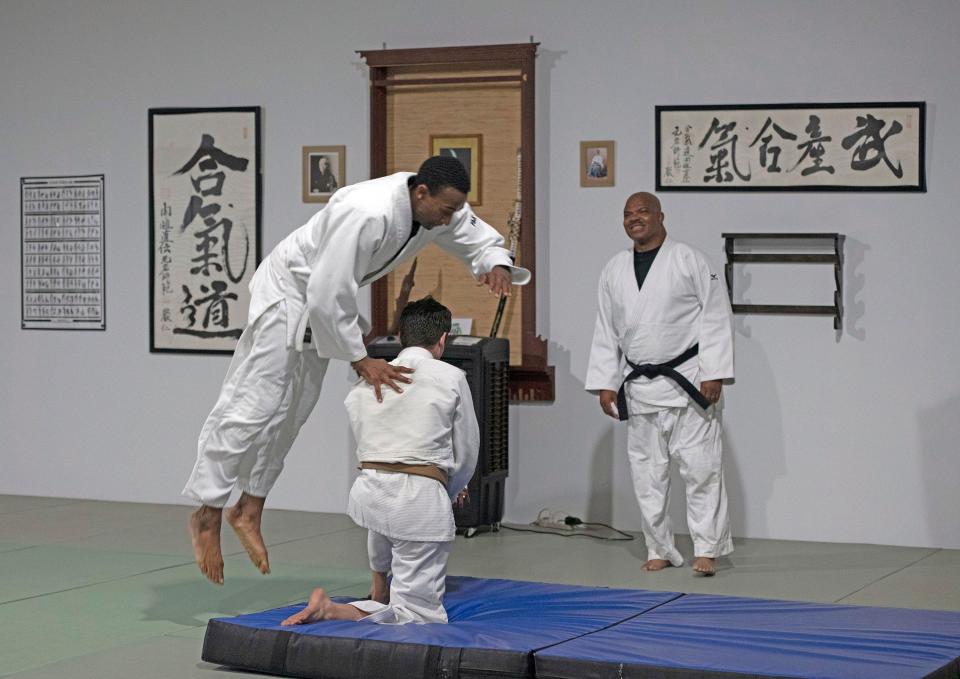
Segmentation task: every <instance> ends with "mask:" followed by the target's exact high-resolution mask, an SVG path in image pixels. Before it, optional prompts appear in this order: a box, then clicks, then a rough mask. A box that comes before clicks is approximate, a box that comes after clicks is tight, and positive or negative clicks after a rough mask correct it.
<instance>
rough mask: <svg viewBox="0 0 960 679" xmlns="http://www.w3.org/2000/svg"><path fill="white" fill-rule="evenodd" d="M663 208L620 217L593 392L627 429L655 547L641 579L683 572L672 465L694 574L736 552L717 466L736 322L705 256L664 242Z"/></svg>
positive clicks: (591, 378) (638, 198)
mask: <svg viewBox="0 0 960 679" xmlns="http://www.w3.org/2000/svg"><path fill="white" fill-rule="evenodd" d="M663 216H664V215H663V212H661V210H660V201H659V200H657V197H656V196H654V195H653V194H651V193H635V194H633V195H632V196H630V197H629V198H628V199H627V203H626V205H625V206H624V209H623V228H624V230H625V231H626V233H627V236H628V237H629V238H630V240H632V241H633V247H632V248H631V249H630V250H626V251H623V252H620V253H618V254H617V255H615V256H614V257H613V259H611V260H610V261H609V262H608V263H607V265H606V266H605V267H604V268H603V272H602V273H601V274H600V292H599V306H600V308H599V312H598V313H597V322H596V327H595V329H594V334H593V344H592V346H591V348H590V362H589V365H588V368H587V379H586V389H587V390H588V391H590V392H592V393H595V394H598V395H599V396H600V408H601V409H602V410H603V412H604V413H605V414H607V415H609V416H610V417H612V418H614V419H620V420H628V425H627V427H628V428H627V454H628V456H629V458H630V468H631V472H632V475H633V484H634V490H635V492H636V494H637V500H638V501H639V503H640V516H641V520H642V526H643V536H644V539H645V541H646V544H647V562H646V563H645V564H644V565H643V568H644V570H647V571H659V570H662V569H663V568H666V567H667V566H680V565H682V564H683V557H682V556H680V552H678V551H677V548H676V546H675V545H674V541H673V532H672V530H671V527H670V517H669V516H668V515H667V496H668V490H669V485H670V470H669V467H670V460H671V459H674V460H676V461H677V463H678V465H679V469H680V475H681V477H683V480H684V483H685V484H686V489H687V525H688V527H689V529H690V535H691V537H692V538H693V547H694V561H693V570H694V572H695V573H698V574H701V575H713V574H714V573H715V572H716V568H715V564H714V560H715V559H716V558H717V557H718V556H723V555H725V554H729V553H730V552H732V551H733V541H732V539H731V537H730V525H729V524H730V520H729V518H728V516H727V495H726V491H725V489H724V485H723V465H722V461H721V442H720V437H721V413H722V405H723V404H722V400H721V392H722V388H723V380H731V379H733V324H732V315H731V310H730V301H729V299H728V298H727V292H726V289H725V287H724V284H723V282H722V280H721V277H720V276H719V275H718V274H717V273H716V272H715V271H714V269H713V267H712V265H711V264H710V261H709V260H708V259H707V257H706V255H704V254H703V253H702V252H700V251H699V250H697V249H695V248H692V247H690V246H689V245H687V244H685V243H681V242H678V241H675V240H673V239H671V238H669V237H668V236H667V231H666V229H665V228H664V224H663Z"/></svg>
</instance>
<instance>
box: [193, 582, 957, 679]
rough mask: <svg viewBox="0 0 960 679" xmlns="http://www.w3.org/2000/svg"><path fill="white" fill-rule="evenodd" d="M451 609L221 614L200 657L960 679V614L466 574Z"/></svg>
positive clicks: (366, 665)
mask: <svg viewBox="0 0 960 679" xmlns="http://www.w3.org/2000/svg"><path fill="white" fill-rule="evenodd" d="M336 600H337V601H341V602H342V601H350V599H345V598H338V599H336ZM444 604H445V606H446V608H447V614H448V617H449V620H450V622H449V624H447V625H377V624H374V623H366V622H363V621H360V622H348V621H324V622H318V623H313V624H310V625H298V626H295V627H281V626H280V621H282V620H283V619H284V618H286V617H288V616H289V615H291V614H293V613H295V612H297V611H298V610H300V609H301V608H302V606H303V604H300V605H296V606H287V607H284V608H276V609H272V610H268V611H263V612H262V613H254V614H251V615H242V616H238V617H234V618H217V619H214V620H211V621H210V622H209V623H208V625H207V634H206V638H205V640H204V646H203V659H204V660H206V661H208V662H213V663H218V664H221V665H227V666H231V667H236V668H240V669H245V670H255V671H260V672H269V673H272V674H280V675H285V676H294V677H305V678H309V679H347V678H350V679H367V678H369V679H374V678H376V679H421V678H422V679H427V678H428V677H441V678H443V679H493V678H496V677H516V678H518V679H535V678H540V679H607V678H610V679H614V678H616V679H639V678H641V677H643V678H645V679H686V678H690V679H693V678H697V679H706V678H708V677H716V678H717V679H745V678H746V677H751V678H754V679H756V678H758V677H794V678H797V679H801V678H802V679H853V678H858V679H859V678H864V679H866V678H869V679H921V678H924V679H960V613H949V612H942V611H918V610H909V609H893V608H870V607H863V606H841V605H836V604H814V603H804V602H795V601H772V600H766V599H747V598H742V597H722V596H710V595H699V594H678V593H676V592H651V591H645V590H625V589H607V588H600V587H577V586H569V585H551V584H543V583H534V582H518V581H512V580H484V579H478V578H460V577H449V578H447V596H446V598H445V600H444Z"/></svg>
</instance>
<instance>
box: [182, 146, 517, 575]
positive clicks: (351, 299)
mask: <svg viewBox="0 0 960 679" xmlns="http://www.w3.org/2000/svg"><path fill="white" fill-rule="evenodd" d="M469 191H470V180H469V178H468V177H467V173H466V170H464V168H463V165H461V164H460V162H459V161H457V160H456V159H454V158H441V157H436V156H435V157H433V158H428V159H427V160H426V161H425V162H424V163H423V165H421V166H420V169H419V170H418V171H417V173H416V174H413V173H410V172H398V173H396V174H393V175H390V176H388V177H382V178H379V179H372V180H370V181H365V182H360V183H358V184H354V185H352V186H348V187H345V188H342V189H340V190H339V191H337V192H336V193H335V194H334V195H333V197H332V198H331V199H330V202H329V203H328V204H327V206H326V208H325V209H323V210H321V211H320V212H318V213H317V214H316V215H314V216H313V217H312V218H311V219H310V221H308V222H307V223H306V224H305V225H303V226H302V227H300V228H299V229H297V230H296V231H294V232H293V233H291V234H290V235H289V236H287V238H285V239H284V240H283V241H281V242H280V244H279V245H277V247H276V248H274V250H273V252H271V253H270V255H268V257H267V258H266V259H265V260H264V261H263V263H262V264H261V265H260V267H259V268H258V269H257V272H256V274H255V275H254V277H253V280H252V281H251V283H250V292H251V299H250V312H249V316H248V321H247V327H246V329H245V330H244V332H243V335H242V336H241V337H240V340H239V341H238V343H237V349H236V351H235V352H234V356H233V360H232V361H231V363H230V368H229V369H228V371H227V376H226V378H225V380H224V383H223V387H222V388H221V391H220V397H219V399H218V400H217V403H216V405H215V406H214V408H213V411H212V412H211V413H210V415H209V416H208V417H207V420H206V422H205V423H204V425H203V429H202V430H201V432H200V438H199V442H198V454H197V462H196V465H195V466H194V469H193V472H192V473H191V474H190V478H189V479H188V481H187V485H186V487H185V488H184V490H183V494H184V495H186V496H187V497H191V498H193V499H195V500H197V501H199V502H200V503H202V506H201V507H200V508H199V509H198V510H197V511H195V512H194V513H193V514H192V515H191V517H190V535H191V539H192V542H193V551H194V557H195V558H196V561H197V565H198V566H199V567H200V570H201V572H203V574H204V575H206V576H207V578H208V579H210V580H211V581H212V582H214V583H217V584H222V583H223V556H222V554H221V551H220V525H221V518H222V515H223V507H224V505H225V504H226V502H227V499H228V498H229V496H230V493H231V491H232V490H233V489H234V487H238V488H239V489H240V490H241V491H242V495H241V497H240V499H239V501H238V502H237V504H236V505H235V506H233V507H231V508H230V509H229V510H227V521H228V522H229V523H230V525H231V526H232V527H233V529H234V530H235V531H236V533H237V535H238V537H239V538H240V541H241V543H242V544H243V546H244V549H245V550H246V551H247V554H248V555H249V556H250V559H251V561H253V563H254V565H256V566H257V568H258V569H259V570H260V572H262V573H268V572H269V570H270V565H269V561H268V558H267V549H266V545H265V543H264V541H263V536H262V535H261V533H260V519H261V515H262V512H263V505H264V501H265V499H266V496H267V494H268V493H269V492H270V489H271V488H272V487H273V484H274V483H275V482H276V480H277V477H278V476H279V474H280V471H281V470H282V469H283V463H284V457H285V456H286V454H287V452H288V451H289V450H290V446H291V445H292V444H293V441H294V439H295V438H296V436H297V432H298V431H299V430H300V427H301V426H302V425H303V423H304V422H305V421H306V419H307V417H308V416H309V414H310V412H311V411H312V410H313V407H314V405H315V404H316V402H317V398H318V396H319V395H320V387H321V385H322V383H323V376H324V373H325V372H326V368H327V363H328V361H329V360H330V359H338V360H341V361H349V362H350V365H351V366H352V367H353V368H354V370H356V371H357V373H358V374H359V375H360V377H362V378H363V379H364V380H366V381H367V382H368V383H369V384H370V385H371V386H372V387H373V389H374V393H375V394H376V397H377V399H378V400H379V399H380V398H381V397H382V392H381V387H382V386H383V385H386V386H388V387H390V388H391V389H393V390H394V391H397V392H401V391H402V389H401V387H400V384H398V383H410V378H408V377H406V376H405V374H408V373H412V372H413V370H412V369H411V368H407V367H404V366H393V365H390V364H389V363H387V362H386V361H384V360H382V359H374V358H370V357H369V356H367V352H366V348H365V347H364V344H363V331H362V330H361V321H360V316H359V310H358V307H357V293H358V290H359V289H360V287H361V286H364V285H367V284H369V283H372V282H373V281H375V280H376V279H378V278H380V277H382V276H385V275H386V274H388V273H389V272H390V271H391V270H393V269H394V268H395V267H396V266H397V265H399V264H400V263H402V262H404V261H405V260H407V259H409V258H411V257H413V256H414V255H416V253H417V252H419V251H420V250H421V249H423V248H424V247H425V246H426V245H427V244H429V243H431V242H433V243H436V244H437V245H439V246H440V247H441V248H443V249H444V250H446V251H447V252H449V253H451V254H453V255H455V256H457V257H458V258H459V259H460V260H461V261H462V262H463V263H464V264H465V265H466V266H467V267H468V268H469V269H470V272H471V273H472V274H473V275H474V276H475V277H476V278H477V280H478V281H479V283H480V284H484V285H487V286H489V288H490V292H491V293H493V294H495V295H509V294H510V286H511V283H514V284H518V285H523V284H525V283H527V282H528V281H529V280H530V272H529V271H528V270H526V269H523V268H520V267H514V266H513V265H512V260H511V258H510V253H509V251H508V250H506V249H505V248H504V247H503V237H502V236H500V234H499V233H498V232H497V231H496V230H495V229H494V228H493V227H491V226H490V225H488V224H486V223H485V222H483V221H482V220H480V219H479V218H478V217H477V216H476V215H475V214H474V213H473V211H472V210H471V209H470V207H469V205H467V204H466V198H467V193H468V192H469ZM307 328H309V329H310V330H311V333H312V343H313V346H312V347H311V346H310V345H309V344H308V345H307V347H306V348H304V335H305V333H306V331H307Z"/></svg>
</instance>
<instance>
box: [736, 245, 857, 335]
mask: <svg viewBox="0 0 960 679" xmlns="http://www.w3.org/2000/svg"><path fill="white" fill-rule="evenodd" d="M722 235H723V240H724V251H725V252H726V254H727V264H726V266H725V267H724V273H725V275H726V279H727V291H728V293H729V294H730V304H731V305H732V306H733V313H735V314H791V315H808V316H833V327H834V328H835V329H836V330H839V329H840V328H842V327H843V241H844V238H845V236H844V235H843V234H840V233H725V234H722ZM748 240H754V241H755V240H828V241H832V242H833V253H832V254H805V253H763V254H754V253H741V252H736V242H737V241H748ZM736 263H742V264H748V263H752V264H833V277H834V281H835V282H836V289H835V290H834V293H833V304H832V305H815V304H734V303H733V265H734V264H736Z"/></svg>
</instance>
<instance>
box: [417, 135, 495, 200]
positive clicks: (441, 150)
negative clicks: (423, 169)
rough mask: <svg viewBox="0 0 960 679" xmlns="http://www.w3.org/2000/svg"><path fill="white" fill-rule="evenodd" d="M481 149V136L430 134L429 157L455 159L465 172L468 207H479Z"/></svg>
mask: <svg viewBox="0 0 960 679" xmlns="http://www.w3.org/2000/svg"><path fill="white" fill-rule="evenodd" d="M482 149H483V135H482V134H468V135H459V136H455V135H452V134H431V135H430V155H431V156H449V157H451V158H456V159H457V160H459V161H460V162H461V163H463V166H464V167H465V168H466V170H467V176H469V177H470V193H468V194H467V202H468V203H470V205H480V195H481V193H480V187H481V176H480V168H481V167H482V163H481V160H482V158H481V155H480V154H481V153H482Z"/></svg>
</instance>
